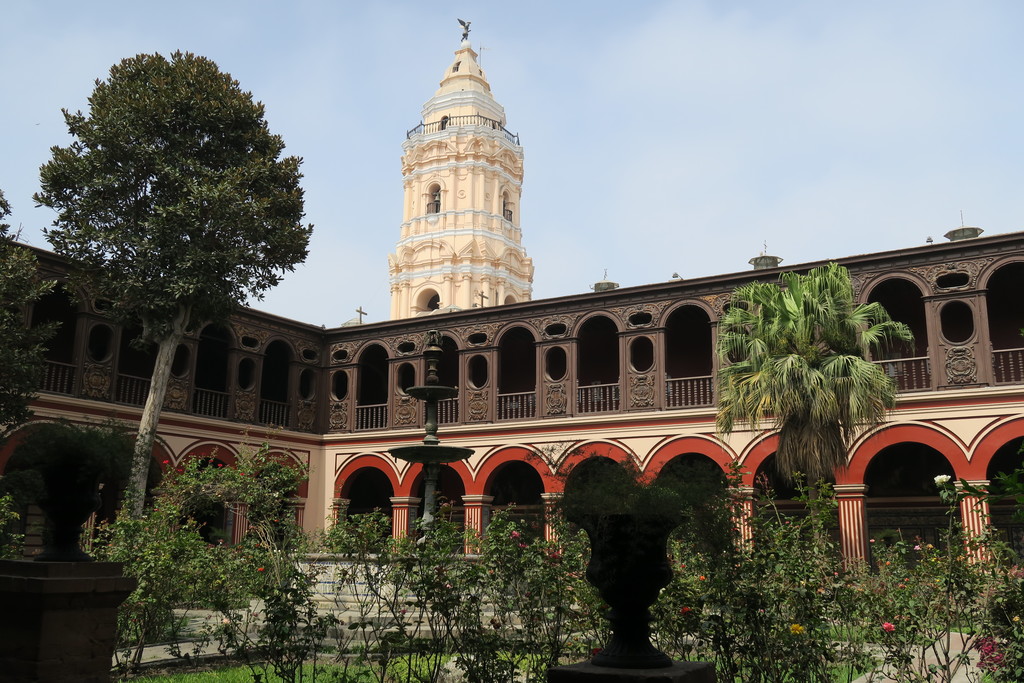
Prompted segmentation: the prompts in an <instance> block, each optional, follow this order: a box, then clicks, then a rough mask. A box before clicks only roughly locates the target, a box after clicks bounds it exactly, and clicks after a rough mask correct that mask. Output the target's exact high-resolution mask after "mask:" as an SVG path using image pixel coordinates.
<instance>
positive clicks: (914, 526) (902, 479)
mask: <svg viewBox="0 0 1024 683" xmlns="http://www.w3.org/2000/svg"><path fill="white" fill-rule="evenodd" d="M940 474H944V475H948V476H950V477H952V476H954V472H953V467H952V466H951V465H950V464H949V461H948V460H946V458H945V457H944V456H943V455H942V454H941V453H940V452H939V451H937V450H935V449H934V448H932V447H931V446H927V445H925V444H921V443H913V442H903V443H898V444H893V445H892V446H888V447H886V448H883V449H882V450H881V451H879V452H878V454H877V455H875V457H874V458H872V459H871V462H870V463H869V464H868V467H867V470H866V471H865V472H864V483H865V484H867V487H868V492H867V500H866V503H867V518H868V537H869V538H873V539H875V541H876V542H877V543H883V544H891V543H894V542H896V541H899V540H904V541H908V542H921V543H932V544H937V543H938V542H939V536H940V534H941V533H942V531H943V530H945V529H947V528H948V526H949V519H948V518H947V516H946V513H947V506H946V504H945V503H943V502H942V501H941V500H940V499H939V492H938V488H937V487H936V485H935V477H937V476H939V475H940Z"/></svg>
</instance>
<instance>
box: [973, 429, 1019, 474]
mask: <svg viewBox="0 0 1024 683" xmlns="http://www.w3.org/2000/svg"><path fill="white" fill-rule="evenodd" d="M1022 436H1024V418H1017V419H1014V420H1009V421H1007V422H1004V423H1002V424H1000V425H998V426H996V427H994V428H993V429H991V430H989V432H988V433H987V434H985V435H984V436H983V437H982V438H981V442H980V443H979V444H978V445H977V446H976V447H975V448H974V454H973V455H972V456H971V466H972V470H973V471H976V472H980V475H979V476H978V479H985V478H986V477H987V476H988V466H989V465H990V464H991V463H992V458H994V457H995V454H996V451H998V450H999V449H1000V448H1002V447H1003V446H1005V445H1006V444H1007V443H1008V442H1010V441H1013V440H1014V439H1017V438H1019V437H1022ZM965 478H966V477H965Z"/></svg>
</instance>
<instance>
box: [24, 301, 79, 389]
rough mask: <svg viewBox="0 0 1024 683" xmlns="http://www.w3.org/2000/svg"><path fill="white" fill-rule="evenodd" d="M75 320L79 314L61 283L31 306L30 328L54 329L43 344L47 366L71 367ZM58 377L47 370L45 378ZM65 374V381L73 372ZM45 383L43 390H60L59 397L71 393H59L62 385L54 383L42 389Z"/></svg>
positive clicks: (73, 351) (73, 352)
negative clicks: (50, 327)
mask: <svg viewBox="0 0 1024 683" xmlns="http://www.w3.org/2000/svg"><path fill="white" fill-rule="evenodd" d="M77 317H78V312H77V310H76V308H75V305H74V304H73V303H72V302H71V297H70V296H69V295H68V292H67V290H66V289H65V287H64V284H63V283H57V285H56V286H55V287H54V288H53V289H52V290H50V291H49V292H47V293H46V294H44V295H43V296H42V297H40V298H39V300H38V301H36V303H35V304H34V305H33V306H32V320H31V326H32V327H40V326H42V325H49V324H51V323H52V324H54V325H55V327H56V329H55V330H54V332H53V334H52V335H51V336H50V338H49V339H48V340H47V341H46V348H45V351H44V352H43V356H44V357H45V358H46V360H47V361H48V363H47V364H48V365H53V364H62V365H70V364H71V363H74V360H75V358H74V356H75V328H76V323H77ZM58 374H60V373H55V371H54V370H51V369H48V370H47V375H46V379H47V380H51V379H57V375H58ZM66 374H67V375H68V379H71V375H73V374H74V373H70V372H69V373H66ZM45 384H46V382H44V386H43V387H42V388H43V389H45V390H46V391H59V392H60V393H62V394H69V393H71V389H70V388H68V389H67V390H66V391H61V388H62V387H63V384H62V383H61V382H56V383H55V385H56V386H54V387H51V386H45Z"/></svg>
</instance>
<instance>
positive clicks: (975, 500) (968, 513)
mask: <svg viewBox="0 0 1024 683" xmlns="http://www.w3.org/2000/svg"><path fill="white" fill-rule="evenodd" d="M967 483H968V484H969V485H970V486H973V487H974V488H978V489H983V490H987V489H988V484H989V482H988V479H978V480H975V481H968V482H967ZM956 487H957V490H962V485H961V483H960V482H957V483H956ZM960 521H961V523H962V524H963V526H964V543H965V544H966V545H967V551H968V557H969V558H970V559H971V560H973V561H979V560H984V559H985V558H986V557H987V556H988V551H987V550H986V549H985V548H984V547H982V546H980V545H978V544H977V540H978V539H979V538H980V537H981V536H983V535H984V534H985V531H986V530H987V529H988V525H989V508H988V500H987V499H985V498H979V497H978V496H972V495H963V497H962V498H961V499H960ZM972 545H973V546H974V547H973V548H972V547H971V546H972Z"/></svg>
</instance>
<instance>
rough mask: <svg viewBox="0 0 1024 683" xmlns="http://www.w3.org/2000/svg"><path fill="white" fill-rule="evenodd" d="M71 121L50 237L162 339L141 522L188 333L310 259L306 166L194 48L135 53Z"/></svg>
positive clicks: (56, 167) (133, 319)
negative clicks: (172, 378)
mask: <svg viewBox="0 0 1024 683" xmlns="http://www.w3.org/2000/svg"><path fill="white" fill-rule="evenodd" d="M64 119H65V121H66V123H67V127H68V131H69V132H70V133H71V135H72V137H73V138H74V142H72V143H71V144H70V145H69V146H68V147H54V148H53V149H52V153H53V158H52V160H51V161H49V162H48V163H46V164H45V165H43V167H42V168H41V169H40V177H41V183H42V189H41V191H40V192H39V193H37V194H36V195H35V199H36V201H37V202H39V203H40V204H43V205H46V206H49V207H51V208H53V209H55V210H56V211H57V212H58V215H57V218H56V220H55V221H54V224H53V226H54V227H53V228H51V229H50V230H48V231H47V233H46V235H47V239H49V241H50V243H51V244H52V245H53V247H54V249H55V250H56V251H57V252H58V253H60V254H63V255H64V256H66V257H68V258H69V259H71V261H72V263H73V264H74V277H75V279H76V280H77V284H79V285H80V287H81V288H82V289H83V291H85V292H87V293H88V294H89V296H91V297H93V298H95V299H96V300H102V301H105V302H108V306H109V308H108V310H109V313H110V315H111V316H112V317H113V318H115V319H116V320H118V321H120V322H123V323H125V324H134V325H138V326H140V327H141V329H142V335H141V338H140V339H139V340H138V341H139V342H140V343H142V342H148V343H155V344H156V346H157V355H156V361H155V367H154V370H153V377H152V382H151V384H150V390H149V397H148V399H147V401H146V405H145V408H144V412H143V415H142V419H141V422H140V425H139V434H138V439H137V441H136V450H135V456H134V459H133V466H132V475H131V481H130V484H129V490H128V496H127V501H128V502H127V505H126V507H127V509H128V511H129V513H130V514H131V515H132V516H134V517H137V516H139V515H141V513H142V509H143V499H144V491H145V482H146V473H147V471H148V464H149V463H148V460H149V457H150V453H151V451H152V446H153V439H154V436H155V433H156V427H157V423H158V420H159V416H160V408H161V406H162V405H163V401H164V395H165V393H166V389H167V381H168V377H169V374H170V367H171V361H172V360H173V357H174V353H175V350H176V348H177V346H178V344H179V343H180V341H181V339H182V337H183V335H184V334H185V333H186V331H187V330H189V329H192V328H198V326H200V325H202V324H205V323H208V322H213V321H217V320H222V319H224V318H225V317H226V316H227V315H228V313H229V312H230V311H231V310H232V309H233V308H234V307H236V306H238V305H239V304H240V303H241V302H242V301H244V300H245V299H246V298H247V297H248V296H255V297H257V298H259V297H260V296H261V295H262V293H263V292H265V291H266V290H267V289H269V288H270V287H272V286H274V285H275V284H277V283H278V282H279V281H280V279H281V275H282V274H283V272H284V271H288V270H292V269H293V268H294V266H295V264H296V263H300V262H302V261H303V260H304V259H305V257H306V253H307V251H306V250H307V245H308V243H309V236H310V233H311V230H312V226H304V225H303V224H302V222H301V221H302V217H303V198H302V189H301V188H300V186H299V179H300V178H301V177H302V176H301V174H300V173H299V164H300V163H301V160H300V159H299V158H297V157H285V158H282V157H281V153H282V150H283V149H284V143H283V141H282V140H281V138H280V137H279V136H277V135H273V134H271V133H270V131H269V130H268V127H267V123H266V121H265V120H264V110H263V105H262V104H260V103H259V102H255V101H253V99H252V95H251V94H250V93H247V92H244V91H243V90H242V89H241V88H240V87H239V84H238V82H237V81H235V80H234V79H232V78H231V76H230V75H228V74H226V73H223V72H221V71H220V70H219V69H218V67H217V65H216V64H215V63H214V62H212V61H210V60H209V59H206V58H204V57H199V56H196V55H193V54H189V53H181V52H177V53H175V54H173V55H171V57H170V58H169V59H167V58H165V57H162V56H161V55H138V56H136V57H132V58H130V59H125V60H123V61H122V62H121V63H119V64H116V65H114V66H113V67H111V69H110V75H109V77H108V78H107V79H106V80H103V81H99V80H98V81H97V82H96V87H95V89H94V90H93V93H92V95H91V96H90V98H89V113H88V114H83V113H82V112H76V113H70V112H68V111H67V110H65V111H64Z"/></svg>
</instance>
